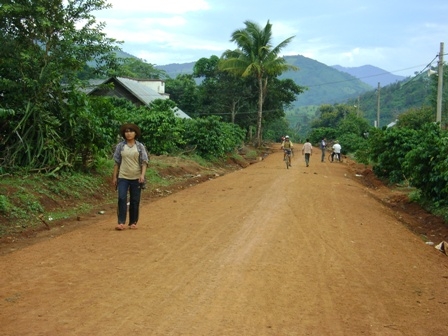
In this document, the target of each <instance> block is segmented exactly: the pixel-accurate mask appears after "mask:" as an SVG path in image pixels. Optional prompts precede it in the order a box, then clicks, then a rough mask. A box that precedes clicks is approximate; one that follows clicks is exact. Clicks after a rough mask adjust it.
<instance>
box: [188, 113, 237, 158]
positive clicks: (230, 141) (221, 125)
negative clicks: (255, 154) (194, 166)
mask: <svg viewBox="0 0 448 336" xmlns="http://www.w3.org/2000/svg"><path fill="white" fill-rule="evenodd" d="M183 122H184V139H185V141H186V144H187V145H188V146H191V147H195V152H196V153H197V154H198V155H199V156H201V157H203V158H207V159H219V158H222V157H224V156H225V155H226V154H227V153H230V152H233V151H234V150H235V149H236V148H237V147H238V146H240V145H241V144H242V142H243V140H244V136H245V132H244V130H243V129H241V128H240V127H239V126H237V125H235V124H229V123H225V122H222V121H221V120H220V118H218V117H216V116H211V117H206V118H201V119H185V120H183Z"/></svg>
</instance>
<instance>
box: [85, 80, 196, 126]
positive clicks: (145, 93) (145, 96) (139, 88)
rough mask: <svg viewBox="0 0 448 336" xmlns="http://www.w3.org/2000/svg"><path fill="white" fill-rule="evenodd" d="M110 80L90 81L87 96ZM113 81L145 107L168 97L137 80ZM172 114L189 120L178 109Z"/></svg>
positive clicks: (188, 117) (186, 115)
mask: <svg viewBox="0 0 448 336" xmlns="http://www.w3.org/2000/svg"><path fill="white" fill-rule="evenodd" d="M112 80H113V78H108V79H106V80H91V81H89V83H90V86H89V88H88V89H87V90H86V91H87V93H88V94H89V93H90V92H92V91H93V90H95V89H96V88H97V87H98V86H100V85H102V84H105V83H107V82H110V81H112ZM115 80H117V81H118V82H119V83H120V84H121V85H122V86H123V87H124V88H126V89H127V90H128V91H129V92H130V93H132V94H133V95H134V96H135V97H136V98H137V99H138V100H140V101H141V102H142V103H143V104H145V105H149V104H150V103H151V102H152V101H154V100H156V99H169V97H168V95H166V94H160V93H158V92H156V91H155V90H153V89H151V88H150V87H149V86H147V85H145V84H143V83H141V82H140V81H138V80H134V79H130V78H125V77H115ZM173 112H174V115H176V116H177V117H179V118H183V119H191V118H190V116H188V114H186V113H185V112H184V111H182V110H181V109H180V108H178V107H175V108H174V109H173Z"/></svg>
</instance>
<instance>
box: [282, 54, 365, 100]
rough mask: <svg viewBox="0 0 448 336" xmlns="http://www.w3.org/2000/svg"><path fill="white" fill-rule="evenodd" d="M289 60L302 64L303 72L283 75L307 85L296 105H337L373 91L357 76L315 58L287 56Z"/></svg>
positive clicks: (300, 68) (287, 60)
mask: <svg viewBox="0 0 448 336" xmlns="http://www.w3.org/2000/svg"><path fill="white" fill-rule="evenodd" d="M285 60H286V62H287V63H288V64H291V65H294V66H296V67H298V68H299V71H287V72H285V73H283V74H282V75H281V76H280V78H289V79H292V80H293V81H294V82H295V83H296V84H298V85H300V86H305V87H306V88H307V90H306V91H305V92H304V93H303V94H301V95H299V97H298V98H297V100H296V102H295V104H294V105H295V106H296V107H300V106H309V105H322V104H334V103H338V102H342V101H345V100H347V99H350V98H353V97H357V96H359V95H360V94H363V93H365V92H367V91H370V90H373V87H371V86H370V85H367V84H366V83H364V82H362V81H361V80H359V79H357V78H356V77H354V76H352V75H350V74H348V73H345V72H341V71H338V70H336V69H334V68H332V67H329V66H328V65H326V64H323V63H320V62H318V61H316V60H313V59H311V58H308V57H305V56H302V55H297V56H285Z"/></svg>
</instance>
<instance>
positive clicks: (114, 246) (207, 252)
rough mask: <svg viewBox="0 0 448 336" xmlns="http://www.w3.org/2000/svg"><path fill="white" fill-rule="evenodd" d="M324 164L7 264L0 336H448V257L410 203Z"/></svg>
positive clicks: (1, 267)
mask: <svg viewBox="0 0 448 336" xmlns="http://www.w3.org/2000/svg"><path fill="white" fill-rule="evenodd" d="M315 153H316V154H314V155H313V156H312V157H311V165H310V167H308V168H307V167H305V162H304V159H303V157H302V156H301V155H300V154H297V153H296V155H295V157H293V161H292V168H291V169H289V170H287V169H286V166H285V164H284V162H283V161H282V156H283V154H282V153H281V152H280V151H276V152H275V153H273V154H271V155H269V156H267V157H266V158H265V159H264V160H263V161H261V162H259V163H257V164H253V165H250V166H249V167H247V168H245V169H241V170H239V171H235V172H233V173H230V174H227V175H225V176H221V177H219V178H216V179H213V180H210V181H207V182H205V183H201V184H198V185H195V186H192V187H190V188H188V189H185V190H182V191H179V192H176V193H173V194H171V195H169V196H167V197H163V198H157V199H152V200H151V201H149V202H145V203H144V204H143V205H142V208H141V220H140V221H139V224H138V226H139V228H138V229H137V230H124V231H121V232H120V231H115V230H114V227H115V224H116V217H115V214H114V210H110V211H107V212H106V214H105V215H104V216H99V217H97V218H96V220H95V221H94V222H92V223H90V224H89V225H84V226H82V227H80V228H78V229H75V230H72V231H69V232H67V233H64V234H61V235H54V236H51V235H50V236H49V237H48V239H42V240H39V241H37V242H36V243H35V244H32V245H29V246H26V247H23V248H20V249H16V250H14V251H11V252H9V253H4V254H2V255H1V256H0V274H1V277H0V335H3V336H16V335H20V336H24V335H33V336H34V335H45V336H47V335H114V336H118V335H145V336H146V335H257V336H259V335H332V336H333V335H432V336H435V335H448V257H447V256H446V255H445V254H443V253H441V252H440V251H438V250H437V249H435V248H434V246H432V245H429V244H426V243H425V241H424V239H422V238H421V235H419V234H417V233H416V232H413V231H412V230H410V229H409V227H407V226H406V225H405V224H404V223H405V222H406V218H407V217H409V219H408V220H409V221H411V217H412V216H408V215H409V213H406V212H404V213H403V212H400V213H398V210H397V209H394V208H393V207H392V208H391V206H389V205H387V203H388V202H391V200H393V199H394V198H399V195H398V194H394V192H386V191H383V187H378V188H369V187H368V186H367V185H366V184H363V183H361V182H362V181H363V179H364V178H365V176H359V175H362V174H361V172H358V171H356V170H354V169H353V167H351V166H350V163H347V162H345V163H328V162H327V163H321V162H320V154H319V152H318V151H317V150H315ZM357 175H358V176H357ZM381 193H383V194H381ZM397 208H398V207H397ZM406 216H407V217H406ZM419 218H420V219H422V218H421V216H420V215H419ZM426 221H427V222H428V220H426ZM431 232H432V233H431V234H430V235H429V234H428V239H430V240H432V241H433V242H434V243H435V244H438V243H439V242H440V241H443V240H446V239H447V238H446V235H445V234H446V233H443V232H442V233H441V232H437V231H431Z"/></svg>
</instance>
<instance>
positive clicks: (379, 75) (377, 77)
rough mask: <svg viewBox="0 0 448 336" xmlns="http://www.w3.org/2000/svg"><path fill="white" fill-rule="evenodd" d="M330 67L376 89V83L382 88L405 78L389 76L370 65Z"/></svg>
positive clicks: (387, 73) (389, 74)
mask: <svg viewBox="0 0 448 336" xmlns="http://www.w3.org/2000/svg"><path fill="white" fill-rule="evenodd" d="M331 67H332V68H334V69H336V70H338V71H342V72H346V73H348V74H350V75H352V76H353V77H356V78H358V79H360V80H361V81H363V82H364V83H366V84H369V85H371V86H373V87H377V86H378V83H380V86H381V87H384V86H386V85H389V84H393V83H396V82H400V81H402V80H404V79H405V78H406V77H403V76H397V75H394V74H391V73H390V72H387V71H385V70H383V69H380V68H377V67H374V66H372V65H363V66H360V67H354V68H346V67H343V66H340V65H332V66H331Z"/></svg>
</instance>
